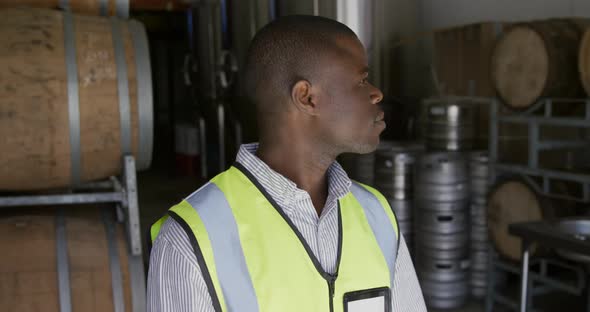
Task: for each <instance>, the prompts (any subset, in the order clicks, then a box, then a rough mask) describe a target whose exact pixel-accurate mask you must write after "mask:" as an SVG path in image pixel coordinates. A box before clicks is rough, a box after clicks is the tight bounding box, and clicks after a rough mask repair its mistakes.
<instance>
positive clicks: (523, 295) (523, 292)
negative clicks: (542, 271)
mask: <svg viewBox="0 0 590 312" xmlns="http://www.w3.org/2000/svg"><path fill="white" fill-rule="evenodd" d="M529 247H530V245H529V242H528V241H527V240H525V239H523V240H522V273H521V274H522V275H521V281H520V312H526V310H527V299H528V286H529Z"/></svg>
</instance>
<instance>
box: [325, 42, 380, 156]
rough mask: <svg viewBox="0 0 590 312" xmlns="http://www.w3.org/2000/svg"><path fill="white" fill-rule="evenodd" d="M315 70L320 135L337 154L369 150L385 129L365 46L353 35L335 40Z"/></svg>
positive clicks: (371, 149)
mask: <svg viewBox="0 0 590 312" xmlns="http://www.w3.org/2000/svg"><path fill="white" fill-rule="evenodd" d="M336 42H337V46H338V48H337V49H336V50H335V51H332V52H328V53H327V55H326V57H324V60H323V62H322V68H320V69H319V71H318V77H320V79H319V80H320V85H319V89H320V92H319V97H318V107H319V110H320V116H319V123H320V124H319V128H320V130H319V135H320V136H321V138H322V139H323V141H324V143H326V144H329V145H330V146H331V147H332V148H333V149H334V150H335V151H336V152H337V153H348V152H350V153H361V154H364V153H370V152H372V151H374V150H375V149H376V148H377V145H378V144H379V134H380V133H381V132H383V130H384V129H385V122H384V121H383V110H382V109H381V108H380V107H379V105H377V103H379V102H380V101H381V100H382V98H383V94H382V93H381V90H379V89H378V88H376V87H375V86H373V85H371V84H370V83H369V82H368V80H367V78H368V74H369V73H368V61H367V55H366V53H365V49H364V47H363V45H362V44H361V43H360V41H359V40H358V39H357V38H355V37H341V38H338V39H337V40H336Z"/></svg>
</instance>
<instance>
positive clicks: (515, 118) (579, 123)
mask: <svg viewBox="0 0 590 312" xmlns="http://www.w3.org/2000/svg"><path fill="white" fill-rule="evenodd" d="M498 120H499V121H504V122H512V123H529V122H536V123H538V124H539V125H547V126H563V127H582V128H590V122H588V120H586V119H582V118H565V117H551V118H547V117H537V116H534V117H533V116H521V115H507V116H501V117H499V118H498Z"/></svg>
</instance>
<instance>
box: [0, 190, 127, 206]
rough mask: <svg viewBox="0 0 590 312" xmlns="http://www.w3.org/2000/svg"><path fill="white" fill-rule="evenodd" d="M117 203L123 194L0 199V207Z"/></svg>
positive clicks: (120, 200)
mask: <svg viewBox="0 0 590 312" xmlns="http://www.w3.org/2000/svg"><path fill="white" fill-rule="evenodd" d="M119 202H123V194H121V193H88V194H67V195H39V196H10V197H0V207H18V206H42V205H75V204H96V203H119Z"/></svg>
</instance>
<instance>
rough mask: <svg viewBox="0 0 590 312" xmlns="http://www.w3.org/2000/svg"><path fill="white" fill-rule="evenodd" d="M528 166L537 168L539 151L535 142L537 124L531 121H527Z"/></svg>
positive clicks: (537, 134) (537, 129)
mask: <svg viewBox="0 0 590 312" xmlns="http://www.w3.org/2000/svg"><path fill="white" fill-rule="evenodd" d="M528 142H529V155H528V156H529V164H528V165H529V167H532V168H537V167H538V166H539V153H538V151H537V143H538V142H539V125H538V124H537V123H536V122H534V121H532V122H530V123H529V139H528Z"/></svg>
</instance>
